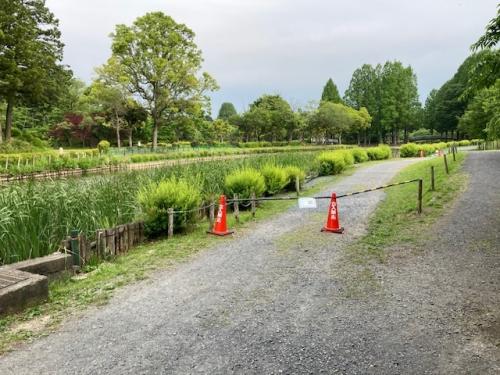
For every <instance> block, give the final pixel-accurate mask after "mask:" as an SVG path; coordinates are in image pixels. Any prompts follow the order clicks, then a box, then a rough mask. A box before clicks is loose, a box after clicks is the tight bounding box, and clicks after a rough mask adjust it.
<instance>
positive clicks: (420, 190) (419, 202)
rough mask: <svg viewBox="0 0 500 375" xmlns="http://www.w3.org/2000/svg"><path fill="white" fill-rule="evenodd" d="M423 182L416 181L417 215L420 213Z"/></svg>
mask: <svg viewBox="0 0 500 375" xmlns="http://www.w3.org/2000/svg"><path fill="white" fill-rule="evenodd" d="M423 185H424V182H423V180H422V179H420V180H418V208H417V212H418V213H419V214H421V213H422V194H423V189H424V186H423Z"/></svg>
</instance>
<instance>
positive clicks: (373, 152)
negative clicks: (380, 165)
mask: <svg viewBox="0 0 500 375" xmlns="http://www.w3.org/2000/svg"><path fill="white" fill-rule="evenodd" d="M366 153H367V154H368V157H369V158H370V160H384V159H390V158H391V155H392V150H391V148H390V147H389V146H387V145H379V146H378V147H370V148H367V149H366Z"/></svg>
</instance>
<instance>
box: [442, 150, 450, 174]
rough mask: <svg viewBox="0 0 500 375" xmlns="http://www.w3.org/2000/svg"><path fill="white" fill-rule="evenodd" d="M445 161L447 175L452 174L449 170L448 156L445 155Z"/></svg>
mask: <svg viewBox="0 0 500 375" xmlns="http://www.w3.org/2000/svg"><path fill="white" fill-rule="evenodd" d="M443 159H444V169H446V174H450V170H449V169H448V159H446V154H444V155H443Z"/></svg>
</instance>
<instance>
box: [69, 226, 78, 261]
mask: <svg viewBox="0 0 500 375" xmlns="http://www.w3.org/2000/svg"><path fill="white" fill-rule="evenodd" d="M71 254H72V256H73V265H75V266H77V267H80V239H79V232H78V230H77V229H73V230H72V231H71Z"/></svg>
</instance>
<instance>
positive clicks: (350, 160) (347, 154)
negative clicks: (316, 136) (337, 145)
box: [337, 150, 354, 166]
mask: <svg viewBox="0 0 500 375" xmlns="http://www.w3.org/2000/svg"><path fill="white" fill-rule="evenodd" d="M337 152H338V153H340V154H341V155H342V157H343V158H344V162H345V165H346V166H350V165H353V164H354V155H353V154H352V152H351V150H341V151H337Z"/></svg>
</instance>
